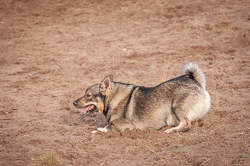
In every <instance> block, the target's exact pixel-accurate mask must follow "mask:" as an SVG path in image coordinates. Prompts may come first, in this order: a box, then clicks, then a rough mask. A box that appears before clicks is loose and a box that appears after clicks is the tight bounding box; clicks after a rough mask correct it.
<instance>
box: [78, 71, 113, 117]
mask: <svg viewBox="0 0 250 166" xmlns="http://www.w3.org/2000/svg"><path fill="white" fill-rule="evenodd" d="M112 81H113V76H112V75H109V76H107V77H105V78H104V79H103V81H102V82H101V83H100V84H95V85H93V86H91V87H89V88H88V89H87V90H86V92H85V95H84V96H83V97H81V98H79V99H77V100H76V101H74V102H73V104H74V105H75V107H76V108H82V111H81V114H83V115H88V114H90V113H92V112H94V111H99V112H101V113H103V110H104V100H105V97H107V96H109V95H110V93H111V91H112Z"/></svg>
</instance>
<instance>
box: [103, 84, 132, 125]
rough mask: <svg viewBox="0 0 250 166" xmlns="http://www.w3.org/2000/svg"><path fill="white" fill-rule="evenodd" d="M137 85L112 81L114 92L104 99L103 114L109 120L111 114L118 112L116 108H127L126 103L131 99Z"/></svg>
mask: <svg viewBox="0 0 250 166" xmlns="http://www.w3.org/2000/svg"><path fill="white" fill-rule="evenodd" d="M134 88H135V86H134V85H132V84H129V85H128V84H123V83H118V82H112V92H111V93H110V94H109V96H106V97H105V100H104V111H103V114H104V115H105V116H106V118H107V120H108V121H109V120H110V116H111V115H112V114H113V113H116V110H120V109H125V105H126V104H127V102H128V100H129V99H130V96H131V94H132V93H133V90H134Z"/></svg>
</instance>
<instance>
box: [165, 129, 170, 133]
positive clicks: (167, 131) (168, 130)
mask: <svg viewBox="0 0 250 166" xmlns="http://www.w3.org/2000/svg"><path fill="white" fill-rule="evenodd" d="M171 132H172V130H171V129H167V130H166V131H164V133H171Z"/></svg>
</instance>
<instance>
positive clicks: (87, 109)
mask: <svg viewBox="0 0 250 166" xmlns="http://www.w3.org/2000/svg"><path fill="white" fill-rule="evenodd" d="M92 108H93V105H90V106H88V107H86V108H84V109H83V110H82V111H81V114H86V113H87V112H88V111H89V110H91V109H92Z"/></svg>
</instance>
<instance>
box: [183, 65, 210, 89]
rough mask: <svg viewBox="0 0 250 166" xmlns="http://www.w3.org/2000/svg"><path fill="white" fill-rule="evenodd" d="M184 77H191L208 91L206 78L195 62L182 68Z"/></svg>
mask: <svg viewBox="0 0 250 166" xmlns="http://www.w3.org/2000/svg"><path fill="white" fill-rule="evenodd" d="M181 72H182V75H186V74H188V75H191V76H192V77H193V78H194V79H195V80H196V81H197V82H198V83H199V84H200V85H201V87H202V88H203V89H204V90H205V89H206V77H205V74H204V73H203V72H202V70H201V69H200V68H199V66H198V65H197V64H196V63H195V62H189V63H187V64H185V65H184V66H183V68H182V71H181Z"/></svg>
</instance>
